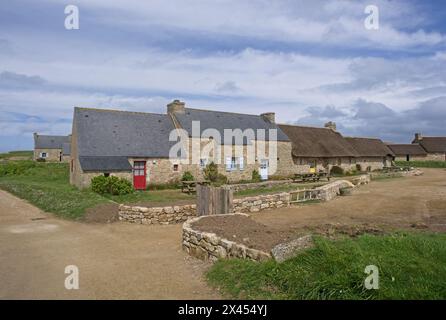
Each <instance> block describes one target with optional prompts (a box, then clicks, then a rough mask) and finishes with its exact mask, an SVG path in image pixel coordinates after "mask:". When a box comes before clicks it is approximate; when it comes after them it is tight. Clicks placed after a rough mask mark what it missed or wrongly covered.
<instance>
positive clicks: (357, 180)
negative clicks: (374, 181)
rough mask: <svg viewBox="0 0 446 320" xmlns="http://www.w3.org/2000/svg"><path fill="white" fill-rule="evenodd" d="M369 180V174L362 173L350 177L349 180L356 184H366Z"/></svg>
mask: <svg viewBox="0 0 446 320" xmlns="http://www.w3.org/2000/svg"><path fill="white" fill-rule="evenodd" d="M370 181H371V177H370V174H363V175H360V176H357V177H354V178H352V179H351V182H352V183H353V184H354V185H355V186H356V187H358V186H361V185H364V184H368V183H370Z"/></svg>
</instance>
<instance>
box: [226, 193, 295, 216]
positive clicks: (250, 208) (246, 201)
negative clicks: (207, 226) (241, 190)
mask: <svg viewBox="0 0 446 320" xmlns="http://www.w3.org/2000/svg"><path fill="white" fill-rule="evenodd" d="M289 204H290V194H289V193H288V192H282V193H276V194H266V195H260V196H254V197H246V198H240V199H234V200H233V201H232V206H233V211H234V212H259V211H261V210H265V209H274V208H282V207H286V206H288V205H289Z"/></svg>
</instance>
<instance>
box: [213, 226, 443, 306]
mask: <svg viewBox="0 0 446 320" xmlns="http://www.w3.org/2000/svg"><path fill="white" fill-rule="evenodd" d="M445 243H446V235H445V234H425V233H398V234H393V235H386V236H372V235H363V236H361V237H359V238H356V239H350V238H347V239H342V240H337V241H330V240H328V239H324V238H317V239H316V246H315V247H314V248H312V249H308V250H306V251H304V252H303V253H301V254H300V255H298V256H297V257H295V258H292V259H289V260H287V261H285V262H283V263H281V264H279V263H276V262H275V261H273V260H270V261H266V262H262V263H257V262H252V261H248V260H239V259H232V260H219V261H218V262H217V263H216V264H214V265H213V266H212V268H211V269H210V270H209V271H208V273H207V279H208V281H209V282H210V284H211V285H213V286H216V287H219V288H221V289H222V290H223V292H224V293H225V294H226V295H227V296H228V297H231V298H238V299H446V246H445ZM367 265H376V266H377V267H378V268H379V276H380V277H379V289H377V290H367V289H365V288H364V280H365V278H366V277H367V275H366V274H365V273H364V269H365V267H366V266H367Z"/></svg>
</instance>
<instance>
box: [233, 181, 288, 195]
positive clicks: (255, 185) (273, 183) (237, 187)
mask: <svg viewBox="0 0 446 320" xmlns="http://www.w3.org/2000/svg"><path fill="white" fill-rule="evenodd" d="M291 184H293V180H273V181H262V182H253V183H239V184H227V185H225V186H227V187H228V188H230V189H231V190H232V191H234V192H239V191H243V190H251V189H257V188H265V189H267V188H272V187H276V186H286V185H291Z"/></svg>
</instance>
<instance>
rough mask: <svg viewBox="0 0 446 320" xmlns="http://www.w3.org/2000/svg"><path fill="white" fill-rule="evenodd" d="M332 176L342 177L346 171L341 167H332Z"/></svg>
mask: <svg viewBox="0 0 446 320" xmlns="http://www.w3.org/2000/svg"><path fill="white" fill-rule="evenodd" d="M330 174H331V175H334V176H336V175H338V176H341V175H343V174H344V169H342V168H341V167H339V166H333V167H331V170H330Z"/></svg>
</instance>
